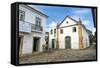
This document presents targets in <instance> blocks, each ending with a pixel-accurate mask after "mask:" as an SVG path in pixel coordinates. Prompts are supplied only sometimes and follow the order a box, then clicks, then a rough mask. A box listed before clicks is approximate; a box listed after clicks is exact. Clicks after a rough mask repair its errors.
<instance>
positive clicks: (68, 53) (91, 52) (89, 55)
mask: <svg viewBox="0 0 100 68" xmlns="http://www.w3.org/2000/svg"><path fill="white" fill-rule="evenodd" d="M95 59H96V49H95V48H86V49H81V50H75V49H59V50H52V51H49V52H42V53H38V54H35V55H34V54H33V55H31V56H27V57H21V58H20V60H19V63H20V64H22V63H44V62H56V61H57V62H58V61H77V60H95Z"/></svg>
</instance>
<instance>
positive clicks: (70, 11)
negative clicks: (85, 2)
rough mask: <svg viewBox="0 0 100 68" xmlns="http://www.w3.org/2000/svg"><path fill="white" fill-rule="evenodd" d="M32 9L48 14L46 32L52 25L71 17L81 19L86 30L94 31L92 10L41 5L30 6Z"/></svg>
mask: <svg viewBox="0 0 100 68" xmlns="http://www.w3.org/2000/svg"><path fill="white" fill-rule="evenodd" d="M30 6H31V7H33V8H35V9H37V10H39V11H41V12H42V13H44V14H46V15H47V16H49V17H48V19H47V21H46V26H45V28H46V31H48V29H49V27H50V25H52V24H54V22H52V21H55V22H57V23H60V22H61V21H62V20H63V19H64V17H65V16H70V17H72V18H73V19H75V20H77V21H78V20H79V17H80V18H81V20H82V24H84V25H85V26H86V28H88V29H90V30H91V31H94V25H93V18H92V12H91V8H78V7H59V6H40V5H30Z"/></svg>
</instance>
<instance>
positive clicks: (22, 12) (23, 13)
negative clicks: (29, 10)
mask: <svg viewBox="0 0 100 68" xmlns="http://www.w3.org/2000/svg"><path fill="white" fill-rule="evenodd" d="M21 15H23V18H22V20H21V17H20V16H21ZM19 21H25V11H23V10H19Z"/></svg>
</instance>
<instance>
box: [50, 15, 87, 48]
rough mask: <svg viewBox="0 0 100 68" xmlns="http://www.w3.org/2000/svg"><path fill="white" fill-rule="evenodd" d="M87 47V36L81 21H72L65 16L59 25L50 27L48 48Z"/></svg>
mask: <svg viewBox="0 0 100 68" xmlns="http://www.w3.org/2000/svg"><path fill="white" fill-rule="evenodd" d="M87 47H89V36H88V32H87V29H86V27H85V26H84V25H83V24H82V21H81V19H80V18H79V20H78V21H77V20H74V19H73V18H71V17H70V16H66V17H65V18H64V20H63V21H61V22H60V23H59V24H54V25H53V26H50V29H49V48H53V49H84V48H87Z"/></svg>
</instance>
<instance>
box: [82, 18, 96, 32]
mask: <svg viewBox="0 0 100 68" xmlns="http://www.w3.org/2000/svg"><path fill="white" fill-rule="evenodd" d="M82 24H84V25H85V27H86V28H87V29H89V30H91V31H92V32H93V31H94V28H92V26H91V24H90V21H89V20H83V21H82Z"/></svg>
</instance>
